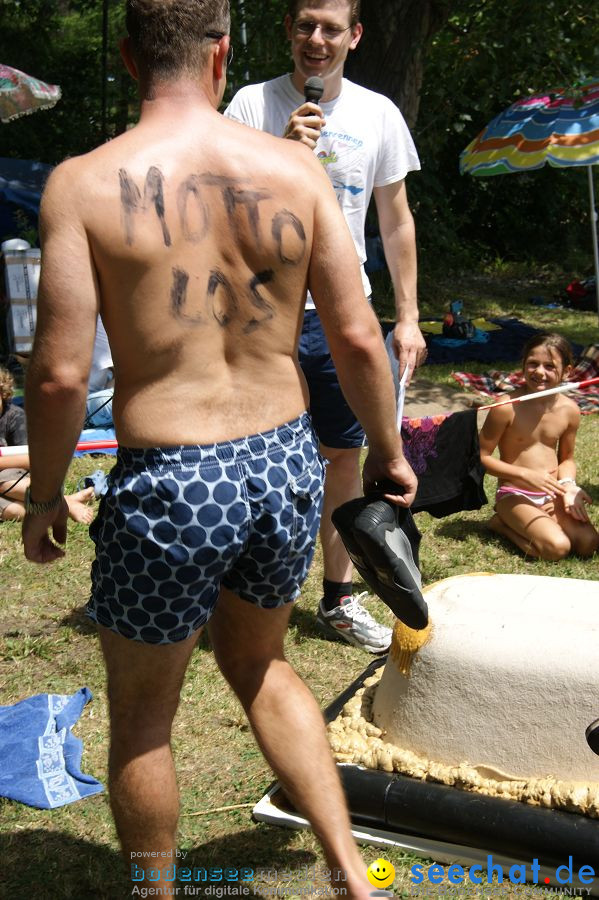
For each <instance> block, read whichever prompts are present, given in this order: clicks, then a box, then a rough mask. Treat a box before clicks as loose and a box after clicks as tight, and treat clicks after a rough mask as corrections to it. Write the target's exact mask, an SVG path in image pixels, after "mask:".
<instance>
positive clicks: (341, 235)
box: [306, 158, 417, 506]
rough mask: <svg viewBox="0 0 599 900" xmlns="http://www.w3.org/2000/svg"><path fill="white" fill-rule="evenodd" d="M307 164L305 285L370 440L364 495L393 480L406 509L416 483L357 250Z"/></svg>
mask: <svg viewBox="0 0 599 900" xmlns="http://www.w3.org/2000/svg"><path fill="white" fill-rule="evenodd" d="M306 163H307V164H308V160H306ZM309 165H310V167H311V169H312V170H313V173H312V172H311V173H310V178H311V180H312V183H313V184H314V187H315V188H316V196H317V198H318V199H317V200H316V204H315V214H314V241H313V246H312V258H311V262H310V271H309V285H308V286H309V289H310V292H311V293H312V296H313V297H314V302H315V305H316V308H317V310H318V314H319V316H320V319H321V322H322V325H323V328H324V330H325V334H326V336H327V340H328V342H329V347H330V350H331V355H332V357H333V361H334V363H335V369H336V370H337V375H338V377H339V382H340V384H341V387H342V389H343V393H344V395H345V398H346V400H347V402H348V403H349V405H350V406H351V408H352V410H353V412H354V413H355V415H356V417H357V418H358V419H359V421H360V422H361V424H362V426H363V428H364V430H365V432H366V435H367V437H368V447H369V451H368V458H367V460H366V463H365V466H364V473H363V480H364V490H365V492H368V490H370V489H372V488H373V487H374V485H375V483H376V482H378V481H381V480H383V479H384V478H388V479H391V480H392V481H395V482H396V483H398V484H399V485H401V486H402V487H403V489H404V491H405V494H404V496H403V497H401V496H400V495H393V497H392V498H390V499H393V500H394V501H395V502H396V503H398V504H400V505H404V506H408V505H409V504H410V503H411V502H412V501H413V499H414V496H415V494H416V486H417V481H416V477H415V475H414V473H413V472H412V470H411V468H410V466H409V465H408V463H407V461H406V460H405V458H404V455H403V448H402V443H401V437H400V434H399V432H398V430H397V426H396V408H395V388H394V386H393V378H392V375H391V369H390V366H389V361H388V358H387V354H386V352H385V346H384V343H383V338H382V335H381V329H380V325H379V323H378V321H377V319H376V316H375V314H374V312H373V311H372V309H371V307H370V305H369V304H368V302H367V301H366V298H365V296H364V289H363V286H362V279H361V276H360V265H359V261H358V257H357V254H356V249H355V246H354V242H353V240H352V237H351V235H350V232H349V229H348V227H347V224H346V222H345V219H344V218H343V214H342V212H341V210H340V209H339V205H338V203H337V200H336V198H335V193H334V191H333V189H332V187H331V184H330V182H329V180H328V178H327V177H326V175H325V174H324V172H323V171H322V167H321V166H320V165H319V163H318V162H317V161H316V160H315V159H313V158H311V159H310V161H309ZM319 182H320V183H319Z"/></svg>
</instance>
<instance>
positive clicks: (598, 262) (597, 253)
mask: <svg viewBox="0 0 599 900" xmlns="http://www.w3.org/2000/svg"><path fill="white" fill-rule="evenodd" d="M587 172H588V175H589V198H590V201H591V229H592V232H593V258H594V260H595V297H596V299H597V318H598V321H599V246H598V245H597V212H596V210H595V186H594V184H593V167H592V166H587Z"/></svg>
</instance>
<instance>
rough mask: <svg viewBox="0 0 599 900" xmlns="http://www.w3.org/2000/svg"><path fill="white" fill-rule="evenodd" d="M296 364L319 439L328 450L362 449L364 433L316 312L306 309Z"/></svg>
mask: <svg viewBox="0 0 599 900" xmlns="http://www.w3.org/2000/svg"><path fill="white" fill-rule="evenodd" d="M299 362H300V365H301V367H302V370H303V373H304V375H305V377H306V381H307V382H308V390H309V391H310V415H311V416H312V422H313V424H314V430H315V431H316V434H317V435H318V438H319V440H320V441H322V443H323V444H326V445H327V447H336V448H340V449H341V448H342V449H349V448H351V447H363V446H364V431H363V429H362V426H361V425H360V423H359V422H358V420H357V419H356V417H355V416H354V414H353V412H352V411H351V409H350V407H349V406H348V404H347V402H346V400H345V397H344V396H343V392H342V390H341V385H340V384H339V379H338V378H337V372H336V371H335V366H334V365H333V360H332V358H331V351H330V350H329V345H328V342H327V339H326V336H325V333H324V330H323V327H322V324H321V322H320V318H319V316H318V313H317V312H316V310H315V309H307V310H306V312H305V313H304V324H303V328H302V333H301V337H300V342H299Z"/></svg>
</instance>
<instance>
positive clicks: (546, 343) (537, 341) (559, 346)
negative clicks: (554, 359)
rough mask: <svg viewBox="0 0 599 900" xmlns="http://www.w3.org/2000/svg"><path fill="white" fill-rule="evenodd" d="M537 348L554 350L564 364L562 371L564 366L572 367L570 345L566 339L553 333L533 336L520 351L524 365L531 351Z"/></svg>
mask: <svg viewBox="0 0 599 900" xmlns="http://www.w3.org/2000/svg"><path fill="white" fill-rule="evenodd" d="M537 347H549V349H550V350H555V352H556V353H557V354H558V355H559V356H560V358H561V361H562V363H563V364H564V369H565V368H566V366H571V365H572V362H573V360H572V347H571V346H570V343H569V342H568V341H567V340H566V338H564V337H562V336H561V334H555V333H549V332H546V333H541V334H535V336H534V337H531V339H530V340H529V341H528V343H527V344H526V346H525V348H524V350H523V351H522V362H523V363H525V362H526V360H527V359H528V357H529V356H530V354H531V353H532V351H533V350H536V349H537Z"/></svg>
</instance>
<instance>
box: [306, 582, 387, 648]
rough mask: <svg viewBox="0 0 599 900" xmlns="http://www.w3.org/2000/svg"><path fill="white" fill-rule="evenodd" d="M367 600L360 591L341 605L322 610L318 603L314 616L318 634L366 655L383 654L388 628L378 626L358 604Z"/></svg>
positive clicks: (364, 594)
mask: <svg viewBox="0 0 599 900" xmlns="http://www.w3.org/2000/svg"><path fill="white" fill-rule="evenodd" d="M367 596H368V591H362V593H361V594H356V595H355V596H353V597H349V596H348V597H343V599H342V600H341V605H340V606H336V607H335V608H334V609H332V610H330V611H329V610H326V609H325V608H324V606H323V603H322V600H321V601H320V603H319V606H318V612H317V613H316V625H317V628H318V630H319V631H320V632H321V633H322V634H324V635H325V636H326V637H328V638H332V639H337V640H342V641H346V642H347V643H348V644H352V646H354V647H360V648H361V649H362V650H367V651H368V653H385V651H386V650H388V649H389V647H390V646H391V635H392V630H391V628H387V626H386V625H379V623H378V622H376V621H375V620H374V619H373V618H372V616H371V615H370V613H369V612H368V610H367V609H364V607H363V606H362V604H361V603H360V600H362V598H363V597H367Z"/></svg>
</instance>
